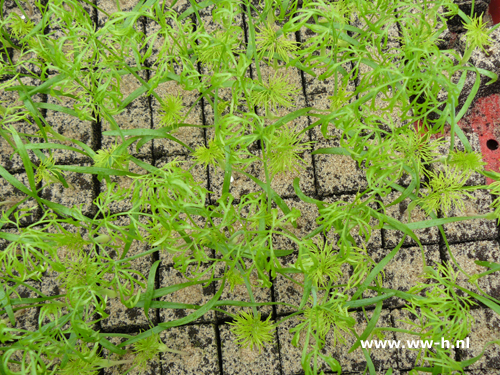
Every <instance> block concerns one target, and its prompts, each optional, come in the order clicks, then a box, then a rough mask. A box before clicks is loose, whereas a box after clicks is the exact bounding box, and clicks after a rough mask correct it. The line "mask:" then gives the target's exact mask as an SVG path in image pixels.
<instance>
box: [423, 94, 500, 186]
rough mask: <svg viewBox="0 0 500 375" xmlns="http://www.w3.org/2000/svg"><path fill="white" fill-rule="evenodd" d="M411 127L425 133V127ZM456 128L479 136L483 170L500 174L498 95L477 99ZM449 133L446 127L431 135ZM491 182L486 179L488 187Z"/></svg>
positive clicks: (499, 98) (499, 104) (499, 99)
mask: <svg viewBox="0 0 500 375" xmlns="http://www.w3.org/2000/svg"><path fill="white" fill-rule="evenodd" d="M413 126H414V127H415V129H416V130H417V131H418V132H422V133H424V132H425V131H426V129H425V126H422V125H421V124H417V123H415V124H413ZM458 126H459V127H460V128H461V129H462V130H464V132H466V133H467V132H470V131H471V130H472V131H474V132H475V133H476V134H477V135H478V136H479V144H480V146H481V154H482V155H483V161H484V162H485V163H487V165H485V166H484V169H485V170H486V171H493V172H500V94H493V95H490V96H487V97H484V98H479V99H477V101H476V103H475V104H474V106H473V107H472V108H471V111H470V115H469V116H467V117H466V118H463V119H462V120H460V121H459V122H458ZM449 131H450V129H449V127H447V128H446V129H445V131H444V133H441V134H433V135H432V138H433V139H436V138H440V137H443V136H445V135H449ZM492 182H493V180H492V179H490V178H486V183H487V184H488V185H489V184H491V183H492Z"/></svg>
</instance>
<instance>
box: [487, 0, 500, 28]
mask: <svg viewBox="0 0 500 375" xmlns="http://www.w3.org/2000/svg"><path fill="white" fill-rule="evenodd" d="M488 12H489V13H490V14H491V18H492V19H493V23H494V24H495V25H496V24H497V23H500V0H491V1H490V6H489V7H488Z"/></svg>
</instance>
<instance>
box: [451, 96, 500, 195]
mask: <svg viewBox="0 0 500 375" xmlns="http://www.w3.org/2000/svg"><path fill="white" fill-rule="evenodd" d="M464 122H466V123H468V125H469V126H470V127H471V128H472V130H473V131H474V132H475V133H477V135H478V136H479V143H480V145H481V153H482V154H483V161H484V162H486V163H488V164H487V165H485V166H484V169H485V170H487V171H493V172H499V171H500V95H499V94H494V95H490V96H487V97H485V98H479V99H478V100H477V101H476V103H475V105H474V107H473V108H472V111H471V114H470V115H469V116H468V118H466V119H464V120H461V121H460V122H459V123H458V125H459V126H460V127H461V128H463V125H465V124H464ZM492 182H493V180H492V179H490V178H487V179H486V183H487V184H488V185H489V184H491V183H492Z"/></svg>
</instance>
